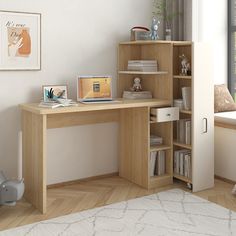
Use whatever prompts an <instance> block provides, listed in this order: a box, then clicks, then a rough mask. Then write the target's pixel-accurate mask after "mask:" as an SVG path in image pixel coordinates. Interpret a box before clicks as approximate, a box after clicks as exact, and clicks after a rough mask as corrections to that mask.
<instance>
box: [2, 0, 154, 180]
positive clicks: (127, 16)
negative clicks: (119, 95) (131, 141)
mask: <svg viewBox="0 0 236 236" xmlns="http://www.w3.org/2000/svg"><path fill="white" fill-rule="evenodd" d="M151 5H152V0H119V1H118V0H109V1H108V0H92V1H88V0H87V1H86V0H69V1H68V0H60V1H57V0H50V1H49V0H41V1H36V0H21V1H19V0H11V1H9V0H1V5H0V7H1V10H9V11H13V10H15V11H25V12H39V13H42V70H41V71H38V72H27V71H22V72H0V85H1V99H0V127H1V131H0V153H1V154H0V169H2V170H4V171H5V172H6V174H7V175H8V176H9V177H17V170H18V160H17V156H18V153H17V150H18V138H17V135H18V132H19V131H20V112H19V109H18V108H17V105H18V104H19V103H25V102H33V101H35V102H37V101H39V100H40V98H41V86H42V85H44V84H65V83H67V84H68V86H69V97H72V98H74V99H75V98H76V77H77V76H78V75H79V74H104V73H105V74H111V75H112V76H113V78H114V83H115V82H116V77H117V76H116V64H117V44H118V42H119V41H124V40H128V39H129V30H130V28H131V27H132V26H134V25H145V26H149V24H150V20H151V12H152V9H151ZM114 91H115V88H114ZM117 133H118V128H117V125H115V124H100V125H95V126H84V127H72V128H68V129H61V130H57V129H55V130H49V131H48V182H49V183H56V182H60V181H67V180H72V179H77V178H84V177H88V176H91V175H94V174H105V173H110V172H114V171H117V168H118V167H117Z"/></svg>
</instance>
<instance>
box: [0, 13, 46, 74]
mask: <svg viewBox="0 0 236 236" xmlns="http://www.w3.org/2000/svg"><path fill="white" fill-rule="evenodd" d="M0 32H1V33H0V51H1V54H0V70H41V14H40V13H29V12H15V11H0Z"/></svg>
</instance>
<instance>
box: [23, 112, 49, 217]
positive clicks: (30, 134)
mask: <svg viewBox="0 0 236 236" xmlns="http://www.w3.org/2000/svg"><path fill="white" fill-rule="evenodd" d="M22 144H23V150H22V152H23V153H22V154H23V178H24V179H25V194H24V197H25V199H27V200H28V201H29V202H30V203H32V205H34V206H35V207H36V208H38V209H39V210H40V211H41V212H42V213H45V212H46V160H45V159H46V116H45V115H36V114H33V113H30V112H27V111H22Z"/></svg>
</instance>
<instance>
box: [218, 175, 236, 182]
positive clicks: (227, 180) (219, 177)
mask: <svg viewBox="0 0 236 236" xmlns="http://www.w3.org/2000/svg"><path fill="white" fill-rule="evenodd" d="M215 178H216V179H219V180H222V181H224V182H226V183H229V184H236V181H233V180H231V179H226V178H224V177H221V176H218V175H215Z"/></svg>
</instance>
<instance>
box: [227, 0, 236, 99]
mask: <svg viewBox="0 0 236 236" xmlns="http://www.w3.org/2000/svg"><path fill="white" fill-rule="evenodd" d="M234 1H235V0H228V7H227V8H228V89H229V91H230V93H231V94H232V96H233V98H235V92H236V91H235V83H236V81H234V79H233V78H234V76H233V68H234V63H233V62H234V60H233V57H234V54H233V53H232V52H233V43H234V42H233V40H232V33H234V32H236V25H235V26H234V24H233V21H232V9H231V6H232V4H233V3H234ZM235 3H236V1H235Z"/></svg>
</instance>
